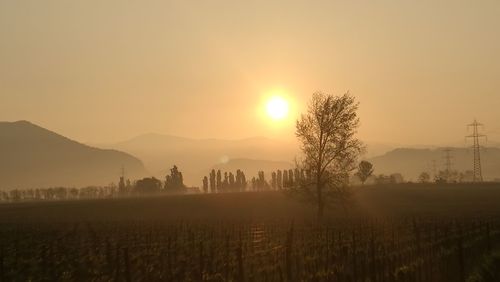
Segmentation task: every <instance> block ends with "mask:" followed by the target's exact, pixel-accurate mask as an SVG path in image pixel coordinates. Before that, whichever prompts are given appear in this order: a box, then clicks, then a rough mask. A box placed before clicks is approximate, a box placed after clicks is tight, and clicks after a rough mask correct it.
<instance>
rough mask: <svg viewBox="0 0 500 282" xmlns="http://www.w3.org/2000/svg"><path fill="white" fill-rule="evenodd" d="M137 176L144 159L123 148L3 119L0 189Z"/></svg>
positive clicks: (106, 181)
mask: <svg viewBox="0 0 500 282" xmlns="http://www.w3.org/2000/svg"><path fill="white" fill-rule="evenodd" d="M122 166H124V167H125V168H126V171H127V175H128V176H129V177H131V178H137V177H140V176H142V175H144V174H145V169H144V165H143V164H142V162H141V161H140V160H139V159H137V158H135V157H133V156H131V155H129V154H126V153H123V152H119V151H116V150H102V149H97V148H93V147H90V146H87V145H83V144H80V143H78V142H76V141H73V140H70V139H68V138H66V137H64V136H61V135H59V134H56V133H54V132H52V131H49V130H47V129H44V128H42V127H39V126H37V125H34V124H32V123H30V122H27V121H18V122H0V189H15V188H42V187H54V186H67V187H82V186H88V185H106V184H109V183H111V182H115V183H116V182H117V178H118V175H119V172H120V168H121V167H122Z"/></svg>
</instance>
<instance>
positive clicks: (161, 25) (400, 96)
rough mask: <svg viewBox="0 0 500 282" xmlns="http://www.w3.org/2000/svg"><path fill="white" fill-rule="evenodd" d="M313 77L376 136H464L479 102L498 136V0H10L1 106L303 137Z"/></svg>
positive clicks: (130, 125)
mask: <svg viewBox="0 0 500 282" xmlns="http://www.w3.org/2000/svg"><path fill="white" fill-rule="evenodd" d="M273 89H281V90H282V91H283V92H284V93H286V96H288V97H290V99H291V101H292V116H291V117H290V118H289V119H288V120H287V121H286V122H282V124H278V125H275V124H273V123H272V122H271V121H269V120H267V119H264V118H261V117H260V116H259V115H258V111H259V108H261V107H262V99H263V96H265V95H266V94H268V93H269V92H270V91H272V90H273ZM316 90H323V91H325V92H332V93H336V94H342V93H343V92H345V91H347V90H350V91H351V93H352V94H354V95H355V96H357V98H358V100H359V101H360V102H361V107H360V117H361V123H362V126H361V128H360V137H361V138H362V139H365V140H369V141H382V142H392V143H404V144H434V143H444V142H450V141H460V140H463V135H465V133H466V131H465V124H466V123H468V122H470V121H471V120H472V119H473V118H474V117H477V118H478V119H479V120H480V121H482V122H483V123H485V124H486V132H487V133H488V134H489V135H490V139H494V140H495V139H496V140H500V1H496V0H492V1H333V0H330V1H324V2H322V1H246V3H243V1H186V0H183V1H164V0H162V1H144V0H143V1H122V0H120V1H83V0H82V1H62V0H61V1H50V0H45V1H38V0H34V1H27V0H26V1H25V0H2V1H0V120H7V121H14V120H20V119H26V120H30V121H32V122H35V123H38V124H40V125H42V126H44V127H47V128H50V129H52V130H55V131H57V132H59V133H62V134H64V135H66V136H69V137H71V138H74V139H77V140H80V141H90V142H113V141H119V140H123V139H127V138H130V137H132V136H135V135H138V134H142V133H147V132H158V133H169V134H174V135H182V136H188V137H200V138H203V137H215V138H243V137H249V136H269V137H275V138H291V137H293V133H294V129H293V123H294V121H293V119H294V116H295V115H296V114H297V113H298V112H300V111H302V110H303V109H304V108H305V103H306V101H307V100H308V98H309V97H310V94H311V93H312V92H314V91H316Z"/></svg>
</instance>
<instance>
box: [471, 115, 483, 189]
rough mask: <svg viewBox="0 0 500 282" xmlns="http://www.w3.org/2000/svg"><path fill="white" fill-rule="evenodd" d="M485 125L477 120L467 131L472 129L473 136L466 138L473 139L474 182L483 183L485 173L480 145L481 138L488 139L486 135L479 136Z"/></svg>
mask: <svg viewBox="0 0 500 282" xmlns="http://www.w3.org/2000/svg"><path fill="white" fill-rule="evenodd" d="M482 126H483V125H482V124H481V123H479V122H477V120H474V122H472V123H471V124H468V125H467V129H469V128H471V127H472V135H468V136H466V138H472V140H473V145H472V149H473V150H474V178H473V182H483V172H482V169H481V152H480V149H481V145H480V144H479V139H480V138H486V135H483V134H479V127H482Z"/></svg>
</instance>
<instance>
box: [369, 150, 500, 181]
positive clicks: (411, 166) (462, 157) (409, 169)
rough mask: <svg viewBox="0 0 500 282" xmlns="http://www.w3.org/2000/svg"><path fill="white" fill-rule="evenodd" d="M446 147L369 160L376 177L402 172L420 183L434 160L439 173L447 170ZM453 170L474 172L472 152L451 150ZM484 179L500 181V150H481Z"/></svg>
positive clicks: (395, 152) (431, 167) (406, 177)
mask: <svg viewBox="0 0 500 282" xmlns="http://www.w3.org/2000/svg"><path fill="white" fill-rule="evenodd" d="M443 149H444V148H434V149H422V148H399V149H395V150H392V151H390V152H387V153H385V154H383V155H381V156H378V157H373V158H370V159H368V160H369V161H370V162H372V163H373V165H374V167H375V174H390V173H396V172H399V173H401V174H403V176H404V177H405V179H407V180H414V181H415V180H417V178H418V176H419V175H420V173H421V172H423V171H427V172H432V170H433V164H432V163H433V160H434V161H435V162H436V169H437V170H444V169H445V167H444V163H445V160H444V156H445V155H444V151H443ZM451 149H452V152H451V156H452V169H454V170H458V171H460V172H464V171H467V170H472V169H473V157H474V154H473V152H472V149H469V148H451ZM481 160H482V167H483V177H484V179H485V180H494V179H498V178H500V148H494V147H489V148H485V149H483V150H481Z"/></svg>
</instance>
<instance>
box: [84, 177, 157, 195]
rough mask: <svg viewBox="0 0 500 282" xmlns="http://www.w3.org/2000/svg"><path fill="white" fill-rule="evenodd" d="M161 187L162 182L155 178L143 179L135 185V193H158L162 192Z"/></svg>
mask: <svg viewBox="0 0 500 282" xmlns="http://www.w3.org/2000/svg"><path fill="white" fill-rule="evenodd" d="M161 186H162V184H161V181H160V180H158V179H156V178H154V177H149V178H143V179H141V180H138V181H137V182H136V183H135V191H136V192H138V193H146V194H147V193H156V192H160V191H161ZM89 192H90V191H89Z"/></svg>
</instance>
